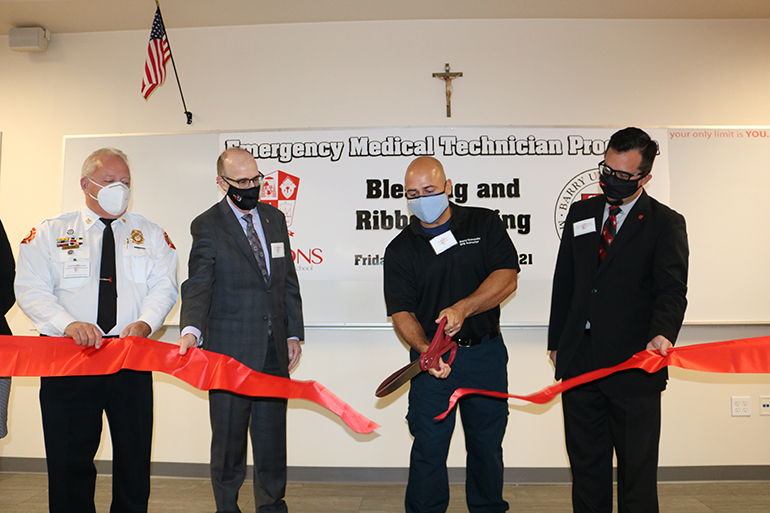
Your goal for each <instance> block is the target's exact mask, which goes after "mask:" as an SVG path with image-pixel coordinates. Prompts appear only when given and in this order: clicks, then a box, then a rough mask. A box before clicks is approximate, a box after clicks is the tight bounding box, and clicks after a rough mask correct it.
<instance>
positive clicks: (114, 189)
mask: <svg viewBox="0 0 770 513" xmlns="http://www.w3.org/2000/svg"><path fill="white" fill-rule="evenodd" d="M88 181H89V182H91V183H92V184H94V185H96V186H97V187H100V189H99V192H98V193H97V195H96V196H94V195H93V194H91V193H90V192H89V193H88V195H89V196H91V197H92V198H94V199H95V200H96V201H98V202H99V206H100V207H102V210H104V211H105V212H107V213H108V214H110V215H111V216H119V215H120V214H122V213H123V212H125V211H126V209H127V208H128V202H129V200H130V199H131V189H129V188H128V187H126V184H124V183H123V182H113V183H111V184H109V185H100V184H98V183H96V182H94V181H93V180H91V179H90V178H89V179H88Z"/></svg>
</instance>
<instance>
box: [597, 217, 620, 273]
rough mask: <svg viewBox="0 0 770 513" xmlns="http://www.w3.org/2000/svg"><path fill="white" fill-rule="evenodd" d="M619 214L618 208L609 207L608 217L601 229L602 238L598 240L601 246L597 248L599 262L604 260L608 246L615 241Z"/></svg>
mask: <svg viewBox="0 0 770 513" xmlns="http://www.w3.org/2000/svg"><path fill="white" fill-rule="evenodd" d="M619 213H620V207H617V206H612V207H610V215H609V216H608V217H607V220H606V221H605V222H604V228H602V237H601V240H600V243H601V246H600V247H599V259H600V260H604V256H605V255H606V254H607V251H609V250H610V244H612V241H613V240H614V239H615V233H616V232H617V228H618V218H617V215H618V214H619Z"/></svg>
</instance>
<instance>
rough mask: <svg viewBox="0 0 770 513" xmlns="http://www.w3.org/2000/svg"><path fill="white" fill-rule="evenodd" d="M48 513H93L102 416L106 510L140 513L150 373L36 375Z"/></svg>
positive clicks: (146, 476) (144, 496)
mask: <svg viewBox="0 0 770 513" xmlns="http://www.w3.org/2000/svg"><path fill="white" fill-rule="evenodd" d="M40 408H41V411H42V416H43V434H44V436H45V452H46V463H47V465H48V503H49V508H50V511H51V513H94V512H95V511H96V509H95V507H94V488H95V486H96V467H95V466H94V456H95V455H96V451H97V450H98V448H99V442H100V440H101V434H102V412H105V413H106V414H107V420H108V422H109V424H110V434H111V439H112V506H111V507H110V512H111V513H145V512H146V511H147V503H148V501H149V498H150V453H151V450H152V421H153V394H152V374H151V373H149V372H138V371H132V370H121V371H119V372H117V373H115V374H109V375H106V376H67V377H56V378H40Z"/></svg>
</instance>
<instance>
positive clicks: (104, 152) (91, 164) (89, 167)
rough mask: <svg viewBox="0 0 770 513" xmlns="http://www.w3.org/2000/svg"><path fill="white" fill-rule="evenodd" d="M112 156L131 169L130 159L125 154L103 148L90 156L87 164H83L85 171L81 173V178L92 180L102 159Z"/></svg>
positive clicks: (114, 149)
mask: <svg viewBox="0 0 770 513" xmlns="http://www.w3.org/2000/svg"><path fill="white" fill-rule="evenodd" d="M112 155H114V156H116V157H120V158H121V159H123V162H125V163H126V167H129V166H128V157H127V156H126V154H125V153H123V152H122V151H120V150H118V149H116V148H102V149H99V150H96V151H95V152H93V153H92V154H90V155H89V156H88V158H87V159H86V160H85V162H83V170H82V171H81V173H80V176H81V177H82V178H91V176H92V175H93V174H94V171H96V167H97V166H98V165H99V164H101V161H102V159H103V158H105V157H109V156H112ZM129 169H130V168H129Z"/></svg>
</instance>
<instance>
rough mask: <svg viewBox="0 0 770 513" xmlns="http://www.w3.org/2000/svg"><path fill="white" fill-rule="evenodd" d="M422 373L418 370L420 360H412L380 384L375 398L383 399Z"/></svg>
mask: <svg viewBox="0 0 770 513" xmlns="http://www.w3.org/2000/svg"><path fill="white" fill-rule="evenodd" d="M421 372H422V369H420V359H419V358H418V359H416V360H414V361H413V362H412V363H410V364H408V365H405V366H403V367H402V368H400V369H398V370H397V371H396V372H394V373H393V374H391V375H390V376H388V378H387V379H386V380H385V381H383V382H382V383H381V384H380V387H379V388H378V389H377V391H376V392H375V393H374V395H375V396H376V397H385V396H386V395H388V394H391V393H393V392H395V391H396V390H398V389H399V388H401V386H402V385H403V384H404V383H406V382H407V381H409V380H410V379H412V378H413V377H415V376H416V375H418V374H419V373H421Z"/></svg>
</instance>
